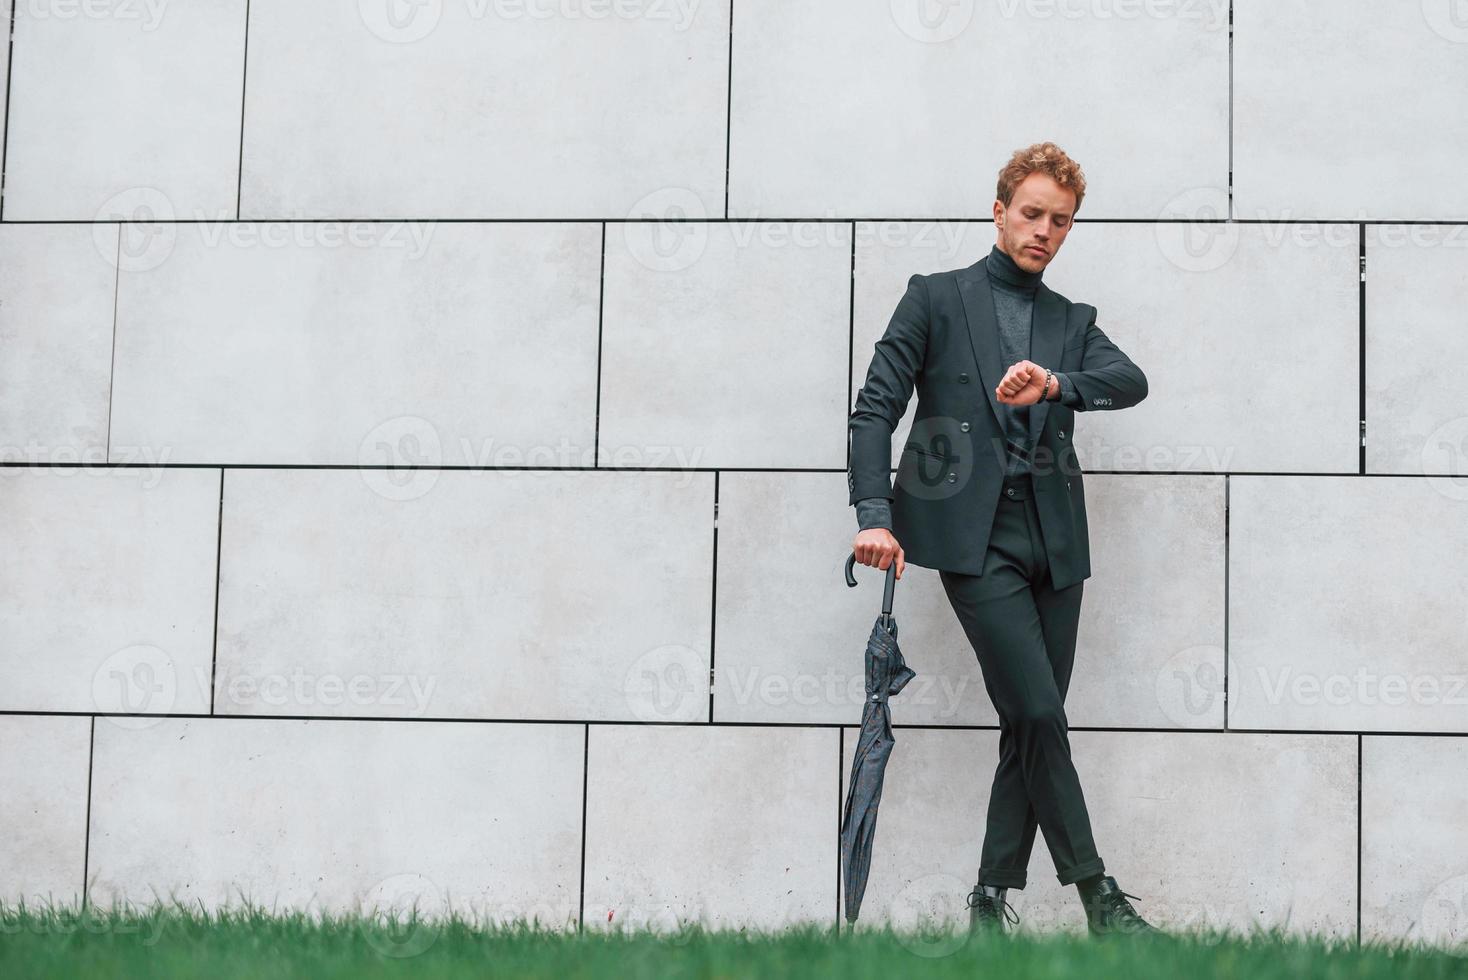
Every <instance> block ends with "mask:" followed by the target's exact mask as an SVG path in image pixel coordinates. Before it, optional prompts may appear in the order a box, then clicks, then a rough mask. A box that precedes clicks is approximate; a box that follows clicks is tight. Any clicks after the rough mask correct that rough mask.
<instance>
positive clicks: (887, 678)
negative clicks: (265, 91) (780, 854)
mask: <svg viewBox="0 0 1468 980" xmlns="http://www.w3.org/2000/svg"><path fill="white" fill-rule="evenodd" d="M855 564H856V555H855V554H854V553H853V554H852V555H851V557H850V558H848V559H846V584H847V585H848V586H852V587H855V586H856V578H855V577H854V576H853V575H852V574H851V570H852V566H854V565H855ZM896 582H897V562H895V561H894V562H893V563H892V564H891V565H889V566H888V567H887V586H886V589H885V591H884V592H883V595H882V614H881V615H880V616H878V617H877V621H876V622H875V623H874V624H873V625H872V633H871V636H870V637H869V638H868V639H867V649H866V698H865V701H864V703H863V706H862V709H861V735H860V736H859V737H858V738H857V740H856V755H855V757H854V758H853V759H852V762H851V783H850V785H849V787H848V788H847V792H846V808H845V810H844V811H843V812H842V815H841V874H842V877H843V878H844V879H845V882H846V889H845V900H846V921H847V922H848V923H853V922H855V921H856V917H857V915H858V914H859V913H860V912H861V899H862V895H863V894H864V893H865V892H866V888H867V873H868V872H869V871H870V870H871V866H872V839H873V837H874V836H875V835H876V832H877V807H878V805H879V804H880V803H881V802H882V778H883V774H884V773H885V771H886V769H887V757H888V756H889V755H891V754H892V746H893V744H895V741H896V740H895V739H894V738H893V737H892V716H891V714H890V712H889V710H888V707H887V699H888V698H890V697H891V696H892V695H894V694H896V693H897V692H899V691H901V690H902V689H903V688H904V687H906V686H907V682H908V681H910V680H912V679H913V678H914V677H916V676H917V672H916V671H915V670H913V669H912V668H911V667H909V666H907V664H906V662H904V661H903V659H902V651H901V650H900V649H898V646H897V622H896V620H894V619H893V618H892V593H893V591H894V587H895V585H896Z"/></svg>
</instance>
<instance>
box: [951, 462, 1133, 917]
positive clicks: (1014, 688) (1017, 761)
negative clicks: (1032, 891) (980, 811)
mask: <svg viewBox="0 0 1468 980" xmlns="http://www.w3.org/2000/svg"><path fill="white" fill-rule="evenodd" d="M940 577H941V579H942V581H943V588H944V590H945V591H946V592H947V593H948V601H949V603H950V604H951V605H952V606H953V611H954V612H955V613H957V614H958V619H959V621H960V623H962V625H963V630H964V632H965V633H966V634H967V635H968V639H969V642H970V643H971V644H972V645H973V648H974V652H975V653H976V654H977V656H978V659H979V667H980V669H981V671H982V672H983V675H984V687H985V689H986V690H987V691H988V692H989V698H990V700H991V701H993V703H994V710H995V711H996V712H997V713H998V715H999V766H998V768H997V769H996V770H995V771H994V786H993V790H992V792H991V795H990V797H989V816H988V826H987V828H986V831H985V834H984V848H983V854H982V857H981V859H980V862H979V881H978V883H979V884H981V885H995V886H1001V887H1008V888H1023V887H1024V886H1025V873H1026V869H1027V868H1028V867H1029V863H1030V851H1031V849H1032V847H1033V845H1034V842H1035V827H1036V825H1037V824H1038V825H1039V827H1040V828H1042V829H1043V830H1044V833H1045V843H1046V845H1047V846H1048V847H1049V848H1050V856H1051V858H1052V859H1053V860H1054V862H1055V870H1056V877H1057V878H1058V879H1059V880H1060V883H1061V884H1062V885H1069V884H1072V883H1074V882H1075V881H1077V880H1079V879H1081V878H1085V877H1088V876H1090V875H1093V874H1098V873H1102V872H1104V871H1105V870H1106V869H1105V865H1104V864H1103V863H1102V861H1101V858H1100V856H1099V855H1097V853H1096V844H1095V841H1094V840H1093V839H1092V836H1091V819H1090V816H1089V814H1087V812H1086V802H1085V798H1084V797H1083V796H1082V794H1081V783H1080V778H1079V777H1078V776H1077V775H1076V770H1075V766H1074V765H1072V763H1071V758H1070V739H1069V735H1068V731H1069V728H1068V724H1067V721H1066V717H1065V706H1064V702H1065V692H1066V690H1067V688H1068V687H1069V686H1070V674H1071V666H1072V664H1073V663H1074V661H1075V647H1076V627H1077V625H1078V624H1079V622H1080V614H1081V587H1082V586H1083V585H1084V584H1085V583H1084V582H1076V583H1075V584H1073V585H1071V586H1069V587H1067V588H1064V589H1060V590H1056V589H1054V588H1052V587H1051V585H1050V568H1049V562H1048V561H1047V560H1046V557H1045V546H1044V539H1043V538H1042V537H1041V534H1040V515H1039V512H1038V511H1037V510H1036V508H1035V500H1034V488H1033V484H1032V483H1031V482H1030V480H1029V478H1028V477H1018V478H1016V477H1009V478H1006V480H1005V485H1004V489H1003V490H1001V491H1000V494H999V506H998V509H997V512H996V513H995V515H994V529H993V531H992V532H991V534H990V537H989V549H988V552H987V553H986V554H985V556H984V574H983V575H965V574H962V573H957V572H946V571H945V572H941V573H940Z"/></svg>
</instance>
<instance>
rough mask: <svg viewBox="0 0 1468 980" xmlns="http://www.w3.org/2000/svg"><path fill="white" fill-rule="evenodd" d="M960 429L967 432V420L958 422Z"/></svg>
mask: <svg viewBox="0 0 1468 980" xmlns="http://www.w3.org/2000/svg"><path fill="white" fill-rule="evenodd" d="M958 431H960V432H967V431H968V423H967V422H960V423H959V424H958Z"/></svg>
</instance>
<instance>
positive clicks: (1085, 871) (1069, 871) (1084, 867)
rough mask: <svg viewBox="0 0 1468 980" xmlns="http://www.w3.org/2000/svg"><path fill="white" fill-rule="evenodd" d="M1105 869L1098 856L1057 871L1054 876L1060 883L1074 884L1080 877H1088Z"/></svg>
mask: <svg viewBox="0 0 1468 980" xmlns="http://www.w3.org/2000/svg"><path fill="white" fill-rule="evenodd" d="M1105 870H1106V865H1105V864H1104V863H1103V862H1102V860H1101V859H1100V858H1096V859H1095V860H1094V861H1087V862H1086V863H1085V864H1078V865H1076V866H1075V867H1074V868H1066V869H1065V870H1064V871H1061V872H1060V873H1058V874H1057V875H1056V876H1055V877H1056V878H1057V879H1059V881H1060V883H1061V884H1062V885H1074V884H1075V883H1076V882H1078V881H1080V880H1081V879H1082V878H1089V877H1090V876H1091V875H1098V874H1101V873H1103V872H1104V871H1105Z"/></svg>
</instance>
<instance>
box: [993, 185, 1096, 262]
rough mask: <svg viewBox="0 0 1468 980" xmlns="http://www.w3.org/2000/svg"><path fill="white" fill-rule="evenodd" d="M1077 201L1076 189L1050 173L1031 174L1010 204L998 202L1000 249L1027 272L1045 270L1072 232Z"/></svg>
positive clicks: (1017, 190) (995, 214) (996, 207)
mask: <svg viewBox="0 0 1468 980" xmlns="http://www.w3.org/2000/svg"><path fill="white" fill-rule="evenodd" d="M1075 204H1076V195H1075V191H1072V190H1070V189H1069V188H1067V187H1061V186H1060V185H1059V184H1057V183H1056V182H1055V180H1054V178H1052V177H1050V176H1049V175H1047V174H1041V173H1034V174H1030V175H1029V176H1028V177H1026V178H1025V179H1024V180H1022V181H1020V183H1019V186H1018V187H1016V188H1015V189H1014V197H1013V199H1012V200H1011V201H1010V203H1009V207H1007V208H1006V207H1005V206H1004V204H1003V203H1002V202H1001V201H998V200H996V201H995V202H994V224H996V225H997V226H998V227H999V241H998V243H997V244H998V245H999V248H1000V250H1001V251H1003V252H1005V253H1006V254H1007V255H1008V256H1009V257H1010V258H1012V259H1014V262H1015V264H1016V265H1018V266H1019V267H1020V268H1021V269H1024V270H1025V271H1026V272H1039V271H1040V270H1042V269H1044V268H1045V267H1046V266H1047V265H1049V264H1050V260H1051V259H1053V258H1055V255H1056V253H1057V252H1059V251H1060V246H1061V245H1062V244H1063V243H1064V242H1065V236H1066V235H1067V234H1069V233H1070V224H1071V218H1072V216H1073V215H1074V213H1075Z"/></svg>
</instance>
